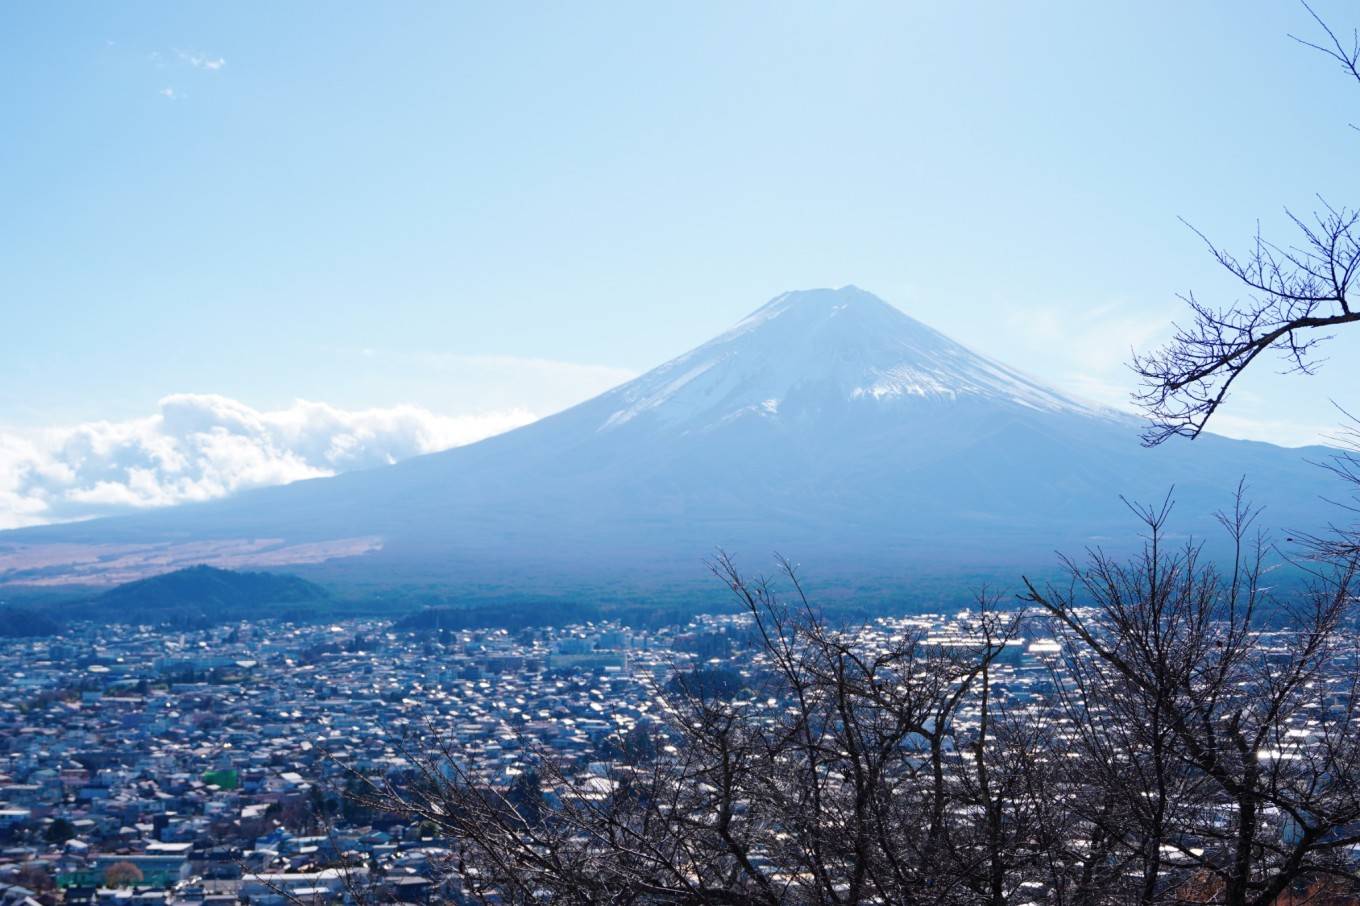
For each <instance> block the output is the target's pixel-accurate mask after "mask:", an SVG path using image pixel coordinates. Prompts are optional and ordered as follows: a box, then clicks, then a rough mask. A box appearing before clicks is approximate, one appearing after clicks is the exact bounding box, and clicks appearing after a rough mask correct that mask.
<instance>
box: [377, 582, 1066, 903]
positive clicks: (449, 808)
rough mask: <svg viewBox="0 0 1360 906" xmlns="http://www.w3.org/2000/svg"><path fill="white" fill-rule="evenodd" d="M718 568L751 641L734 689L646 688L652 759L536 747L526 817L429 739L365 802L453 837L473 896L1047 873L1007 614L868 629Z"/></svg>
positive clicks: (781, 889)
mask: <svg viewBox="0 0 1360 906" xmlns="http://www.w3.org/2000/svg"><path fill="white" fill-rule="evenodd" d="M715 572H716V573H717V574H718V576H719V577H720V578H721V579H722V580H723V581H724V582H725V583H726V584H727V585H728V586H729V588H730V589H731V590H732V591H733V592H734V594H736V596H737V597H738V599H739V600H740V601H741V602H742V603H743V604H744V606H745V607H746V610H747V613H748V614H749V615H750V617H751V622H752V626H753V633H754V637H755V638H756V639H757V640H758V641H757V643H756V644H755V645H754V647H753V649H752V651H751V652H750V653H751V664H752V669H751V670H750V671H749V672H750V677H749V679H748V688H747V689H745V690H743V691H742V692H741V693H739V694H736V695H732V696H728V695H717V694H712V690H710V689H704V688H701V684H699V683H687V682H685V681H684V677H683V675H682V676H681V679H680V681H679V682H675V683H670V684H667V685H666V686H664V687H658V688H657V689H656V694H657V696H658V698H659V700H660V702H661V703H662V705H663V707H664V712H665V720H664V726H663V727H661V728H659V729H658V730H657V739H656V743H657V745H656V746H655V750H656V751H655V754H654V755H653V756H652V757H650V758H648V759H646V760H644V761H642V762H639V763H636V764H627V763H620V762H618V761H615V762H614V763H612V764H611V766H610V767H609V769H608V770H607V771H605V772H603V773H601V772H598V771H596V772H590V771H582V770H581V769H580V768H579V766H577V765H573V764H570V763H566V762H563V761H562V760H561V759H559V758H556V757H553V756H552V755H551V754H549V753H547V752H540V753H538V757H537V760H536V772H537V775H538V777H539V779H540V783H541V787H542V791H543V809H542V813H541V814H539V813H537V812H538V809H536V808H533V809H530V808H524V807H523V800H522V798H520V799H519V801H517V798H519V797H516V796H515V795H514V794H512V792H511V790H509V789H505V788H499V787H496V786H494V785H492V784H488V783H486V782H479V781H477V780H475V776H474V775H475V770H474V769H473V768H472V767H471V766H468V765H464V764H463V763H462V762H461V761H460V756H459V755H458V753H456V752H454V751H452V750H451V749H448V748H441V747H440V744H439V743H437V742H436V743H434V745H433V746H426V747H425V748H423V749H422V750H421V751H423V753H424V754H423V756H419V755H417V756H416V757H415V758H414V760H415V762H416V763H417V764H418V765H419V769H418V773H419V780H418V782H416V783H414V784H406V785H398V784H392V783H375V784H373V786H372V788H371V796H372V801H373V802H374V803H375V804H376V805H379V806H381V807H383V808H385V809H388V810H390V811H397V812H399V813H402V814H405V815H408V816H409V817H411V818H412V819H416V820H425V821H430V822H433V823H434V824H436V825H437V826H438V827H439V828H440V829H441V831H442V832H443V833H444V834H446V835H447V836H448V837H449V838H451V839H453V840H455V841H457V844H456V845H457V846H458V847H459V852H460V855H459V865H458V868H459V871H460V872H461V874H462V876H463V878H464V881H465V883H466V887H467V889H469V890H470V891H471V892H472V895H473V896H474V897H477V898H479V899H481V900H482V901H485V902H493V901H494V902H510V903H519V902H522V903H528V902H542V901H544V900H545V899H548V900H551V901H552V902H562V903H602V902H606V903H696V904H697V903H731V904H785V903H817V904H821V903H827V904H832V903H846V904H849V903H871V902H879V903H900V902H933V903H989V904H1001V903H1006V902H1011V901H1012V899H1013V898H1014V896H1015V895H1016V893H1017V891H1019V890H1020V889H1022V887H1023V885H1024V884H1025V883H1026V882H1027V881H1030V880H1031V879H1033V878H1036V877H1040V878H1047V877H1048V876H1049V874H1050V873H1051V871H1052V864H1051V863H1052V860H1051V858H1050V857H1049V854H1048V853H1047V852H1046V851H1045V849H1044V847H1043V846H1042V845H1038V841H1041V840H1042V838H1043V835H1044V834H1048V835H1051V836H1054V837H1056V836H1058V835H1059V832H1060V829H1061V824H1062V822H1061V821H1059V820H1057V819H1056V818H1055V812H1054V801H1055V799H1054V798H1053V797H1051V796H1050V795H1049V791H1048V790H1046V789H1045V787H1044V785H1043V783H1042V780H1041V778H1040V777H1039V773H1038V772H1036V771H1035V765H1038V764H1043V763H1045V762H1046V759H1045V758H1044V757H1042V756H1041V754H1040V750H1041V749H1042V748H1043V747H1044V746H1045V745H1046V744H1047V735H1046V729H1045V728H1044V727H1043V726H1042V724H1034V723H1032V722H1028V721H1025V720H1022V719H1021V718H1020V716H1019V715H1018V714H1012V713H1009V712H1008V709H1007V706H1006V704H1005V701H1004V697H1002V696H998V695H997V694H996V691H995V689H994V688H993V667H994V665H995V662H996V659H997V658H998V657H999V656H1000V655H1001V653H1002V651H1003V650H1004V649H1005V647H1006V645H1007V642H1008V641H1009V640H1010V639H1011V637H1012V634H1013V632H1014V630H1015V627H1016V625H1017V619H1018V618H1017V615H1016V614H1015V613H1007V612H1003V611H999V610H997V609H996V607H995V606H994V605H995V601H994V599H992V598H989V597H986V596H983V597H981V598H979V601H978V605H977V607H976V609H975V610H973V611H972V625H971V626H970V627H969V629H968V632H967V633H966V634H965V636H964V637H963V638H960V639H955V640H951V641H952V643H951V644H949V645H944V644H940V643H939V642H938V641H932V640H929V639H927V638H926V637H925V635H924V634H923V633H921V632H918V631H911V632H905V633H902V634H901V635H900V636H897V637H894V638H892V639H891V640H890V641H876V642H874V643H873V644H866V642H865V641H864V639H863V638H862V636H861V635H860V634H859V633H858V632H856V631H853V630H850V629H837V628H834V627H832V626H831V625H830V624H829V622H828V621H827V620H825V619H823V618H822V617H821V616H820V615H818V614H817V613H815V612H814V610H813V608H812V606H811V604H810V603H809V601H808V599H807V598H806V596H805V595H804V594H803V590H802V586H801V585H800V584H799V581H798V577H797V575H796V573H795V571H794V570H793V569H792V567H790V566H788V565H787V564H785V565H784V570H783V580H784V584H785V585H786V586H787V587H788V588H789V589H791V594H792V598H791V603H785V601H784V600H783V599H782V598H781V596H780V595H779V594H778V593H776V591H775V588H774V585H773V584H772V583H771V582H768V581H763V580H762V581H748V580H746V579H745V578H743V577H742V576H741V575H740V574H739V573H738V572H737V570H736V568H735V566H734V565H733V564H732V562H731V561H730V560H728V559H727V558H726V557H722V558H720V559H719V560H718V561H717V563H716V564H715ZM875 638H876V639H881V638H882V636H875ZM964 717H966V720H965V719H962V718H964ZM1043 883H1045V884H1047V882H1046V881H1044V882H1043Z"/></svg>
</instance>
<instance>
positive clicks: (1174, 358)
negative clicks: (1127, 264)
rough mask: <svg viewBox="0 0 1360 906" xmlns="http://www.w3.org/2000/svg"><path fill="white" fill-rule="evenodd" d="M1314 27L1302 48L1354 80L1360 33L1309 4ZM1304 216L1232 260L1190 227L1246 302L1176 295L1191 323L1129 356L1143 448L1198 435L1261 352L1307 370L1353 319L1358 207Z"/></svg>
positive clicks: (1359, 250)
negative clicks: (1136, 380) (1341, 30)
mask: <svg viewBox="0 0 1360 906" xmlns="http://www.w3.org/2000/svg"><path fill="white" fill-rule="evenodd" d="M1304 8H1305V9H1307V11H1308V12H1309V14H1310V15H1312V17H1313V19H1314V21H1315V22H1316V23H1317V25H1318V26H1319V27H1320V29H1321V35H1322V37H1321V39H1320V40H1318V41H1306V40H1303V39H1299V38H1295V40H1297V41H1299V43H1301V44H1303V45H1305V46H1307V47H1309V48H1312V49H1314V50H1317V51H1319V52H1321V53H1323V54H1325V55H1326V56H1327V57H1329V58H1330V59H1332V60H1333V61H1335V62H1336V63H1339V64H1340V65H1341V66H1342V68H1343V70H1344V71H1345V72H1346V74H1347V75H1348V77H1350V78H1353V79H1355V80H1356V81H1357V82H1360V35H1357V34H1356V33H1352V36H1351V41H1350V43H1349V44H1347V43H1345V42H1343V41H1342V40H1341V39H1340V38H1339V37H1338V36H1337V34H1336V33H1335V32H1334V31H1333V30H1332V29H1331V28H1330V27H1329V26H1328V25H1327V23H1326V22H1324V21H1323V20H1322V18H1321V17H1320V16H1318V15H1317V14H1316V13H1315V12H1314V11H1313V10H1312V8H1311V7H1309V6H1308V5H1307V4H1306V3H1305V4H1304ZM1319 204H1320V208H1319V210H1317V211H1315V212H1313V213H1312V214H1310V215H1308V216H1298V215H1295V214H1294V213H1292V212H1287V213H1288V216H1289V218H1290V220H1291V221H1292V222H1293V225H1294V227H1295V229H1296V237H1295V238H1294V239H1293V240H1291V241H1290V242H1287V243H1283V244H1277V243H1275V242H1272V241H1270V240H1268V239H1266V238H1264V237H1263V236H1262V235H1261V233H1260V229H1259V227H1258V229H1257V234H1256V238H1255V241H1254V243H1253V245H1252V246H1251V248H1250V249H1249V250H1248V252H1247V253H1246V254H1245V255H1243V256H1240V257H1239V256H1237V255H1234V254H1232V253H1231V252H1229V251H1227V250H1225V249H1223V248H1222V247H1220V246H1218V245H1216V244H1215V243H1214V242H1212V241H1211V240H1209V239H1208V238H1207V237H1205V236H1204V234H1203V233H1200V232H1199V231H1198V230H1196V233H1198V235H1199V236H1200V238H1201V239H1204V241H1205V243H1206V244H1207V245H1208V246H1209V250H1210V253H1211V254H1212V255H1213V256H1214V258H1215V259H1216V260H1217V261H1218V263H1219V264H1221V265H1222V266H1223V267H1224V269H1226V270H1227V271H1228V273H1229V274H1231V275H1232V276H1233V277H1234V278H1235V279H1236V281H1237V282H1238V283H1239V284H1240V285H1241V286H1242V287H1243V288H1244V289H1245V290H1246V298H1245V299H1244V300H1240V301H1237V302H1235V303H1233V304H1232V305H1229V306H1227V307H1218V306H1214V305H1211V304H1208V303H1205V302H1202V301H1200V299H1199V298H1198V297H1196V296H1195V294H1194V293H1189V294H1187V295H1185V296H1184V297H1183V298H1184V300H1185V302H1186V303H1187V304H1188V305H1189V307H1190V312H1191V319H1190V323H1189V324H1188V325H1185V326H1179V325H1178V326H1177V328H1176V332H1175V335H1174V337H1173V338H1172V339H1171V341H1170V342H1169V343H1168V344H1167V345H1166V346H1165V347H1163V348H1161V349H1159V350H1156V351H1154V352H1152V353H1149V354H1147V355H1141V356H1135V357H1134V360H1133V368H1134V370H1135V371H1136V372H1137V373H1138V375H1139V377H1140V378H1141V382H1142V383H1141V389H1140V390H1139V392H1138V393H1137V394H1136V395H1135V399H1136V401H1137V402H1138V403H1139V404H1140V405H1141V407H1142V408H1143V410H1144V411H1145V412H1146V413H1147V415H1148V417H1149V427H1148V428H1147V430H1146V431H1145V432H1144V441H1145V442H1146V443H1147V444H1148V445H1155V444H1158V443H1161V442H1162V441H1164V440H1166V439H1167V438H1169V437H1173V436H1176V435H1181V436H1186V437H1196V436H1198V435H1199V433H1200V432H1201V431H1203V430H1204V427H1205V425H1206V424H1207V422H1208V421H1209V419H1210V418H1211V417H1212V416H1213V415H1214V413H1215V412H1217V411H1218V408H1219V406H1220V405H1222V403H1223V401H1224V400H1225V399H1226V398H1227V394H1228V391H1229V390H1230V389H1231V388H1232V385H1233V384H1234V382H1235V381H1236V380H1237V378H1238V377H1239V376H1240V375H1241V374H1242V372H1243V371H1245V370H1246V369H1247V368H1248V367H1249V366H1250V365H1251V364H1252V363H1253V362H1254V361H1256V359H1257V358H1258V357H1259V356H1260V355H1261V354H1262V353H1265V352H1267V351H1270V350H1273V351H1276V352H1279V353H1280V354H1281V355H1282V356H1283V357H1284V359H1285V362H1286V369H1287V370H1288V371H1296V372H1302V373H1311V372H1312V370H1313V368H1314V367H1315V365H1316V360H1315V359H1314V358H1313V355H1312V354H1313V351H1314V349H1315V348H1316V346H1317V345H1318V344H1319V343H1320V342H1321V341H1323V340H1325V339H1327V337H1328V335H1329V331H1331V330H1332V329H1334V328H1336V327H1339V326H1341V325H1344V324H1349V323H1352V322H1356V321H1360V306H1358V305H1357V303H1356V300H1355V299H1354V291H1355V286H1354V284H1355V279H1356V273H1357V270H1360V210H1357V209H1355V208H1348V207H1344V206H1343V207H1336V206H1333V205H1332V204H1329V203H1328V202H1327V201H1325V200H1321V199H1320V201H1319Z"/></svg>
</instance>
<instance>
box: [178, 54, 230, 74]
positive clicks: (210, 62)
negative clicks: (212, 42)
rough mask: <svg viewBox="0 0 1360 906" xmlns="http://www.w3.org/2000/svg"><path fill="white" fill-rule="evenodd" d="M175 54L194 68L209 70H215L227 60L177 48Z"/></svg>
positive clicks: (225, 63)
mask: <svg viewBox="0 0 1360 906" xmlns="http://www.w3.org/2000/svg"><path fill="white" fill-rule="evenodd" d="M175 56H177V57H179V58H180V60H182V61H183V62H185V63H188V64H189V65H190V66H192V67H194V68H195V69H206V70H209V71H210V72H216V71H217V70H219V69H222V68H224V67H225V66H226V65H227V61H226V60H225V59H223V58H222V57H210V56H208V55H206V54H201V53H188V52H186V51H183V50H177V51H175Z"/></svg>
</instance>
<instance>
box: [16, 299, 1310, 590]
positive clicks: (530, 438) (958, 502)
mask: <svg viewBox="0 0 1360 906" xmlns="http://www.w3.org/2000/svg"><path fill="white" fill-rule="evenodd" d="M1138 424H1139V423H1138V421H1137V419H1135V418H1133V417H1131V416H1127V415H1124V414H1121V413H1118V412H1115V411H1113V410H1108V409H1102V408H1100V407H1096V406H1093V405H1091V404H1088V403H1085V402H1082V401H1080V400H1078V399H1076V398H1075V397H1072V396H1070V395H1068V394H1066V393H1063V392H1062V391H1060V390H1056V389H1054V388H1050V387H1047V386H1046V385H1044V384H1042V383H1041V382H1038V381H1036V380H1034V379H1033V378H1030V377H1028V376H1026V375H1023V374H1022V373H1021V372H1019V371H1017V370H1015V369H1012V368H1010V367H1009V366H1006V365H1004V364H1002V363H999V362H995V361H993V360H991V359H988V358H987V357H985V356H981V355H978V354H977V353H974V352H972V351H971V350H968V349H967V348H966V347H964V346H962V345H961V344H959V343H957V342H955V341H953V340H952V339H950V338H948V337H946V336H945V335H943V334H941V333H939V332H938V331H935V330H934V329H932V328H930V327H927V326H926V325H924V324H921V323H920V322H918V321H916V320H914V319H912V318H910V317H909V316H907V315H906V314H904V313H902V312H900V311H899V310H897V309H896V308H894V307H892V306H890V305H888V304H887V303H886V302H883V301H882V300H880V299H878V298H877V297H875V296H873V295H872V294H870V293H867V292H865V291H864V290H861V289H859V288H858V287H853V286H850V287H842V288H840V289H834V290H833V289H823V290H806V291H798V292H793V293H786V294H783V295H781V296H778V297H776V298H775V299H772V300H771V301H770V302H768V303H766V304H765V305H763V306H761V307H760V308H759V309H757V310H756V311H755V312H753V313H752V314H751V315H749V316H748V317H747V318H745V319H743V320H742V321H740V322H738V324H737V325H735V326H734V327H733V328H732V329H730V330H728V331H726V332H724V333H722V334H719V335H718V336H717V337H715V338H714V339H712V340H710V341H709V342H707V343H704V344H701V345H700V346H698V347H696V348H695V349H693V350H690V351H689V352H687V353H685V354H683V355H681V356H678V357H677V358H675V359H672V360H671V361H669V362H666V363H664V364H662V365H660V366H658V367H657V368H654V369H652V370H651V371H648V372H647V373H645V374H643V375H641V376H640V377H638V378H636V379H634V380H632V381H629V382H627V383H625V384H623V385H620V386H619V387H616V388H614V389H612V390H609V391H606V392H605V393H603V394H601V395H599V396H597V397H595V398H593V399H590V400H587V401H585V402H583V403H580V404H578V405H577V406H574V407H572V408H570V409H567V410H565V411H563V412H560V413H557V414H556V415H553V416H549V417H548V418H545V419H542V420H540V421H538V422H534V423H532V424H530V425H526V426H524V427H521V428H517V429H515V430H513V431H509V432H506V433H505V434H501V435H497V436H496V437H492V438H488V439H486V440H483V441H480V442H478V443H476V444H472V445H469V446H466V447H459V448H455V449H452V450H447V451H444V452H441V453H435V454H430V455H427V456H422V457H416V458H413V459H410V460H406V461H404V462H401V463H397V464H396V465H393V466H389V467H386V468H381V469H375V470H369V471H364V472H352V473H348V474H345V475H341V476H337V477H334V478H326V479H316V480H311V481H306V482H298V483H295V484H292V485H287V486H283V487H276V488H269V489H262V490H256V491H252V492H248V493H245V494H241V495H238V496H236V497H234V498H230V499H227V500H223V501H217V502H214V503H210V504H198V505H194V506H191V507H178V508H175V509H172V510H164V511H156V512H150V513H146V514H139V515H136V516H129V517H119V518H118V519H109V520H97V521H93V522H88V523H81V524H76V525H73V526H49V527H45V528H43V529H38V530H26V531H24V532H19V533H4V534H0V545H4V544H7V543H9V544H20V543H28V544H33V543H45V542H68V543H69V542H77V543H86V544H90V543H96V542H108V541H110V540H116V541H118V542H119V543H127V544H134V545H135V544H147V545H152V544H166V545H174V544H183V543H189V542H196V543H203V542H204V541H205V539H219V540H221V541H223V542H224V543H225V542H227V541H236V542H241V541H243V540H248V539H274V540H277V542H278V544H279V545H283V547H282V548H271V549H270V550H276V551H277V550H282V551H284V553H282V554H279V555H278V556H279V557H283V558H286V557H287V556H289V554H287V551H288V550H291V549H299V550H301V549H313V548H314V547H315V546H316V545H324V544H336V545H340V547H341V548H343V547H344V544H343V542H347V541H354V540H355V539H364V538H373V539H378V540H377V542H375V543H373V544H368V545H364V546H362V549H363V550H364V551H365V552H364V553H363V554H362V555H359V556H351V557H340V558H334V559H330V560H325V562H322V563H319V564H316V565H313V566H311V567H309V569H310V570H312V571H314V572H317V573H318V574H339V575H346V576H351V577H362V578H363V579H364V580H365V581H382V578H383V577H384V576H388V577H398V576H400V577H405V578H407V579H410V580H411V581H434V582H441V583H449V584H451V585H453V586H455V587H460V588H465V589H467V591H468V593H469V594H472V595H475V594H480V593H481V592H482V591H485V590H486V589H491V588H494V589H498V590H500V591H506V590H509V591H514V590H515V589H523V590H525V591H533V592H544V591H549V590H550V591H552V592H554V593H559V594H564V595H570V594H573V593H575V592H577V591H580V590H585V589H590V590H593V591H592V592H591V593H595V592H598V591H600V590H601V589H605V590H608V589H613V590H614V592H617V593H629V594H631V593H637V594H641V595H646V594H653V593H657V591H658V590H661V589H666V588H669V587H672V586H673V585H674V583H676V582H677V581H681V580H682V579H683V580H685V581H689V580H694V581H701V582H706V581H707V578H706V572H705V571H704V569H703V566H702V562H703V559H704V557H705V556H707V555H709V554H711V552H712V551H713V550H714V548H716V547H724V548H727V549H733V550H736V551H737V552H739V553H747V554H755V553H758V554H760V555H761V556H763V555H764V553H765V552H768V551H771V550H780V551H781V552H783V553H785V554H788V555H790V556H793V557H795V558H801V559H803V560H805V561H807V562H809V563H812V564H815V566H812V567H810V569H812V570H813V571H814V572H819V573H825V574H826V575H828V576H830V577H831V580H832V581H835V582H839V583H841V584H842V585H843V586H844V587H846V588H856V587H867V586H866V585H865V583H869V584H870V585H873V584H874V583H877V585H876V586H875V587H879V586H882V585H883V581H884V580H883V577H889V576H893V575H897V576H900V577H901V578H902V580H903V581H906V582H910V581H911V578H912V577H913V576H918V577H919V576H924V575H927V574H931V571H934V574H939V575H951V574H952V575H963V574H965V573H967V572H968V571H969V570H978V569H983V568H986V569H997V570H1002V569H1004V570H1011V571H1014V570H1015V569H1019V568H1022V567H1027V566H1029V565H1033V564H1037V563H1041V562H1042V563H1051V562H1052V551H1053V550H1054V549H1072V548H1078V549H1079V548H1080V547H1082V546H1086V545H1091V544H1101V545H1106V546H1111V545H1113V546H1120V545H1124V546H1129V545H1131V544H1136V543H1137V537H1136V525H1135V524H1133V523H1132V520H1131V519H1130V518H1129V516H1128V513H1127V511H1126V510H1125V509H1124V506H1123V504H1122V503H1121V501H1120V495H1121V494H1123V495H1125V496H1128V497H1130V498H1132V499H1138V500H1150V499H1161V498H1162V497H1163V496H1164V495H1165V494H1166V492H1167V490H1168V488H1170V487H1171V486H1173V485H1174V486H1176V488H1177V494H1178V497H1179V498H1180V500H1181V509H1180V512H1181V513H1184V514H1187V515H1188V517H1189V518H1187V519H1185V520H1184V521H1183V522H1182V523H1181V525H1182V526H1183V527H1184V528H1185V530H1187V531H1194V532H1197V533H1208V532H1210V531H1211V530H1212V529H1213V528H1214V522H1213V519H1212V515H1211V514H1212V512H1213V510H1215V509H1220V508H1224V507H1226V506H1228V505H1230V503H1231V495H1232V490H1233V488H1234V487H1235V485H1236V484H1237V482H1238V480H1239V479H1240V478H1241V477H1242V476H1243V475H1245V476H1247V477H1248V480H1249V481H1250V482H1251V483H1252V484H1253V485H1254V486H1255V487H1257V488H1258V490H1259V491H1260V492H1261V499H1259V501H1258V502H1261V503H1263V504H1265V505H1267V507H1268V510H1267V512H1268V513H1269V514H1270V516H1269V521H1270V522H1271V524H1272V525H1274V526H1276V527H1277V528H1281V529H1283V528H1288V529H1296V528H1298V527H1300V526H1302V527H1305V528H1306V527H1308V526H1315V525H1320V524H1322V523H1323V522H1325V516H1324V515H1323V512H1324V511H1323V509H1322V506H1321V503H1320V497H1321V494H1322V493H1323V491H1324V489H1325V488H1326V487H1327V481H1326V479H1325V475H1324V473H1323V470H1321V469H1318V468H1316V467H1315V466H1312V465H1311V464H1309V462H1308V460H1309V457H1310V455H1311V456H1316V455H1317V451H1310V450H1307V449H1305V450H1287V449H1284V448H1278V447H1272V446H1270V445H1267V444H1254V443H1252V442H1247V441H1232V440H1228V439H1225V438H1216V437H1202V438H1200V439H1199V440H1197V441H1195V442H1194V443H1193V444H1191V443H1183V444H1168V445H1164V446H1163V447H1160V448H1157V449H1154V450H1146V449H1144V448H1142V446H1141V445H1140V443H1139V438H1138ZM309 546H310V547H309ZM323 559H324V558H323ZM233 562H234V563H238V564H240V565H249V564H250V559H249V556H246V557H245V559H238V560H236V561H233ZM270 565H271V566H284V565H287V561H286V559H277V558H276V559H275V560H273V561H271V562H270ZM951 571H952V572H951ZM5 578H7V577H4V576H0V580H3V579H5ZM8 578H9V579H10V580H11V581H12V576H10V577H8ZM58 578H59V576H58ZM614 592H611V593H614Z"/></svg>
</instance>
